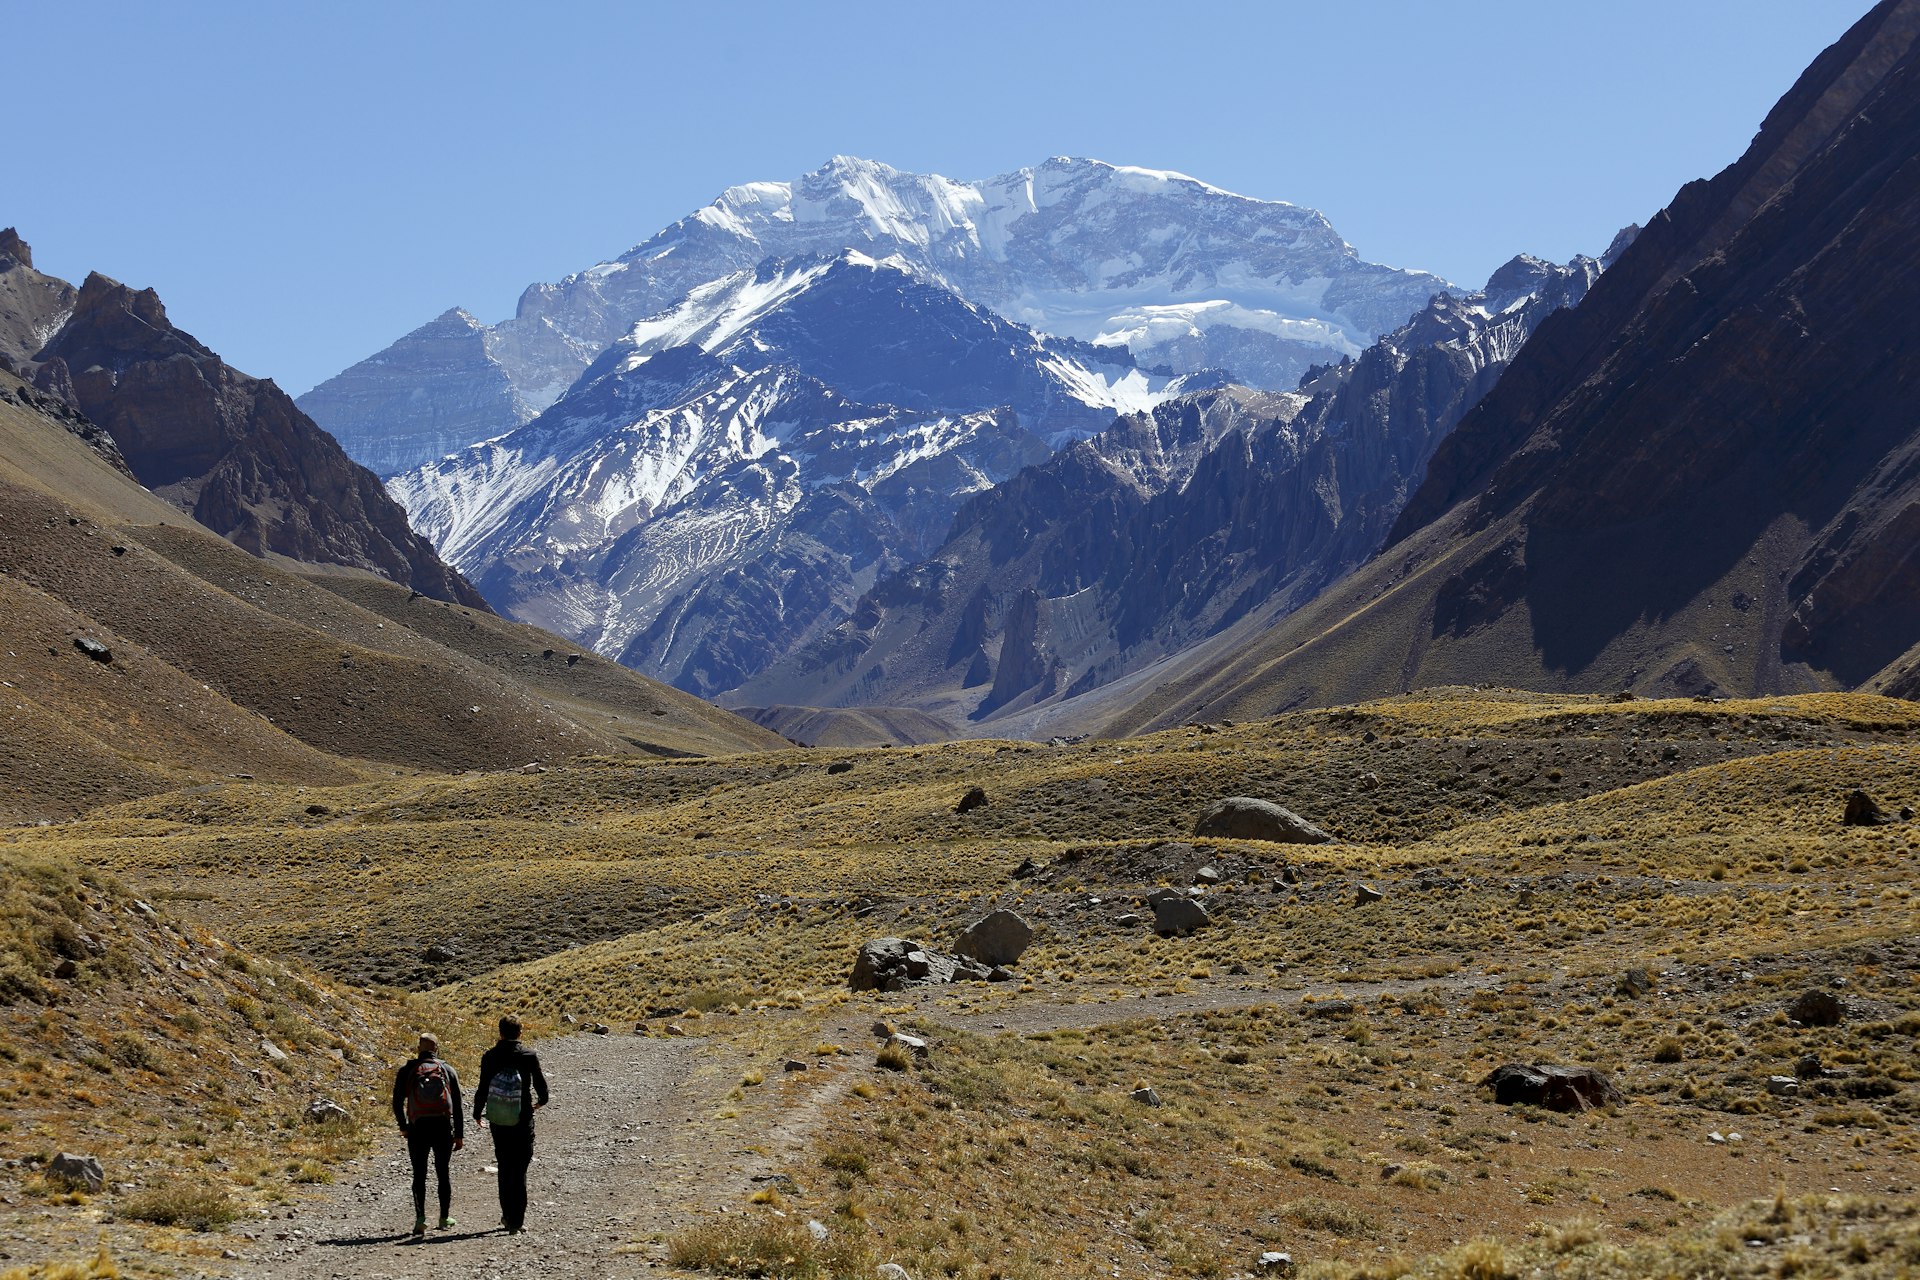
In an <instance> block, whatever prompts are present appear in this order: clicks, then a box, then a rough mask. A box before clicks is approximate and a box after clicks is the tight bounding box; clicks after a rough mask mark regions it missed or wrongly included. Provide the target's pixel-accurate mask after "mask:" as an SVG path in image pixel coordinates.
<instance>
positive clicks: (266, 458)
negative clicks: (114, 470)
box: [36, 273, 487, 609]
mask: <svg viewBox="0 0 1920 1280" xmlns="http://www.w3.org/2000/svg"><path fill="white" fill-rule="evenodd" d="M36 358H37V359H38V360H39V361H41V362H47V363H50V362H52V361H55V360H58V361H61V362H63V363H64V366H65V368H66V369H67V371H68V372H69V374H70V376H71V386H72V391H73V399H74V402H75V403H76V404H77V405H78V407H79V409H80V410H81V412H83V413H84V414H85V415H86V416H87V417H88V418H90V419H91V420H93V421H94V422H96V423H98V424H100V426H101V427H103V428H104V429H105V430H106V431H107V432H108V433H109V434H110V435H112V437H113V439H114V441H115V443H116V444H117V445H118V446H119V449H120V452H121V454H122V455H123V456H124V457H125V459H126V462H127V465H128V466H129V467H130V468H131V469H132V472H133V474H134V476H135V477H136V478H137V479H138V480H139V481H140V482H141V483H142V484H144V485H146V486H147V487H148V488H150V489H152V490H154V491H155V492H156V493H158V494H160V495H161V496H162V497H164V498H166V499H167V500H168V501H170V502H172V503H174V504H175V505H176V506H178V507H180V508H182V509H183V510H185V511H187V512H188V513H189V514H191V515H192V516H193V517H194V518H195V519H196V520H198V521H200V523H201V524H203V525H205V526H206V527H208V528H210V529H212V530H214V531H215V532H216V533H219V534H222V535H223V536H225V537H226V538H228V539H229V540H230V541H232V542H234V543H236V544H238V545H239V546H241V547H244V548H245V549H247V550H248V551H251V552H253V553H254V554H255V555H266V554H267V553H269V552H274V553H278V554H280V555H284V556H287V557H289V558H291V559H295V560H301V561H306V562H308V563H314V564H340V565H350V566H352V567H355V568H360V569H367V570H370V571H372V572H374V573H377V574H380V575H381V576H382V577H385V578H388V579H390V580H392V581H394V582H399V583H402V584H404V585H407V586H410V587H412V588H414V589H415V590H417V591H420V592H421V593H423V594H425V595H430V596H433V597H435V598H437V599H442V600H451V601H455V602H458V603H460V604H463V605H465V606H467V607H469V608H479V609H485V608H486V607H487V606H486V603H485V602H484V601H483V600H482V599H481V598H480V596H479V594H478V593H477V592H476V591H474V589H473V588H472V587H471V586H470V585H468V583H467V582H466V580H465V579H464V578H462V577H461V576H460V575H459V574H458V573H456V572H455V571H454V570H452V569H450V568H448V567H447V565H446V564H444V563H443V562H442V561H441V559H440V557H439V556H438V554H436V553H435V551H434V549H433V547H432V546H431V545H430V544H428V543H427V541H426V540H425V539H424V538H421V537H419V536H418V535H417V534H415V533H414V532H413V530H412V528H411V527H410V526H409V525H408V523H407V516H406V513H405V512H404V511H402V510H401V508H400V506H399V504H398V503H396V502H394V501H393V499H392V498H390V497H388V496H387V492H386V490H385V489H384V488H383V487H382V486H381V484H380V481H379V480H378V479H377V478H376V477H375V476H374V475H373V473H372V472H370V471H368V470H367V469H366V468H364V467H362V466H360V465H358V464H357V463H355V462H353V461H352V460H350V459H349V458H348V457H347V456H346V454H345V453H344V452H342V451H341V449H340V446H339V445H338V444H337V443H335V442H334V440H333V438H332V437H331V436H329V435H327V434H326V433H325V432H324V431H321V430H320V429H319V428H318V427H316V426H314V424H313V423H312V421H311V420H310V419H308V418H307V416H306V415H305V414H303V413H301V412H300V411H299V410H298V409H297V408H295V407H294V404H293V401H292V400H291V399H289V398H288V397H287V395H286V394H285V393H284V392H282V391H281V390H280V389H279V388H278V387H276V386H275V385H274V384H273V383H272V382H271V381H268V380H262V379H257V378H251V377H248V376H247V375H246V374H243V373H241V372H239V371H238V370H236V369H234V368H232V367H230V366H229V365H227V364H225V363H224V362H222V361H221V359H220V358H219V357H218V356H216V355H215V354H214V353H213V352H212V351H209V350H208V349H207V348H206V347H205V346H203V345H201V344H200V343H199V342H197V341H196V340H195V339H194V338H193V337H192V336H191V335H189V334H187V333H185V332H183V331H181V330H179V329H177V328H175V327H174V326H173V324H172V323H171V322H170V321H169V320H168V319H167V313H166V309H165V308H164V307H163V306H161V304H160V299H159V297H158V296H157V295H156V294H155V293H154V292H153V290H151V289H143V290H134V289H130V288H128V287H126V286H125V285H122V284H120V283H118V282H116V281H113V280H110V279H108V278H107V277H105V276H103V275H100V274H98V273H95V274H93V275H90V276H88V277H87V280H86V282H85V283H84V284H83V285H82V286H81V288H80V291H79V293H78V295H77V296H76V298H75V300H74V306H73V312H72V314H71V315H70V316H69V317H67V319H66V320H65V322H64V323H63V324H62V325H61V327H60V329H59V331H58V332H57V333H56V334H55V335H54V336H53V338H52V339H51V340H50V341H49V342H48V343H47V344H46V345H45V347H43V348H42V349H41V350H40V351H39V352H38V353H36Z"/></svg>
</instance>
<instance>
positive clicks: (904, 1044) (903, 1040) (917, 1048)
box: [887, 1031, 930, 1058]
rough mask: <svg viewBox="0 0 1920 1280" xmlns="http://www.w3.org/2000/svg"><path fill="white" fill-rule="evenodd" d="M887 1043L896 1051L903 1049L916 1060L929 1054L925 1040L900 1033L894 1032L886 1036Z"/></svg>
mask: <svg viewBox="0 0 1920 1280" xmlns="http://www.w3.org/2000/svg"><path fill="white" fill-rule="evenodd" d="M887 1043H888V1044H890V1045H892V1046H893V1047H894V1048H896V1049H904V1050H905V1051H906V1052H908V1053H910V1054H912V1055H913V1056H914V1057H916V1058H925V1057H926V1056H927V1055H928V1053H929V1052H930V1050H929V1049H928V1048H927V1042H926V1041H925V1040H922V1039H921V1038H920V1037H919V1036H910V1035H907V1034H906V1033H905V1032H902V1031H896V1032H894V1033H893V1034H892V1035H890V1036H888V1037H887Z"/></svg>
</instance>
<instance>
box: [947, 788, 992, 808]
mask: <svg viewBox="0 0 1920 1280" xmlns="http://www.w3.org/2000/svg"><path fill="white" fill-rule="evenodd" d="M986 803H987V789H986V788H985V787H969V788H967V794H965V795H963V796H961V797H960V802H959V803H958V804H956V805H954V806H953V811H954V812H955V813H972V812H973V811H974V810H975V809H978V808H980V807H981V806H982V805H984V804H986Z"/></svg>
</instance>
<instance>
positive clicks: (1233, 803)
mask: <svg viewBox="0 0 1920 1280" xmlns="http://www.w3.org/2000/svg"><path fill="white" fill-rule="evenodd" d="M1193 834H1194V835H1196V836H1204V837H1212V838H1215V839H1226V840H1268V841H1271V842H1273V843H1274V844H1326V843H1328V842H1329V841H1331V840H1332V839H1333V837H1332V836H1331V835H1329V834H1327V833H1326V832H1325V831H1322V830H1321V829H1320V828H1319V827H1316V826H1314V825H1313V824H1312V823H1311V822H1308V821H1307V820H1306V819H1305V818H1303V817H1301V816H1300V815H1299V814H1297V813H1295V812H1293V811H1292V810H1291V809H1283V808H1281V807H1280V806H1279V805H1277V804H1274V803H1273V802H1272V801H1271V800H1257V799H1255V798H1254V797H1252V796H1228V797H1227V798H1226V799H1225V800H1216V801H1214V802H1213V803H1212V804H1210V805H1208V806H1207V810H1206V812H1205V813H1203V814H1201V815H1200V818H1199V820H1198V821H1196V822H1195V823H1194V824H1193Z"/></svg>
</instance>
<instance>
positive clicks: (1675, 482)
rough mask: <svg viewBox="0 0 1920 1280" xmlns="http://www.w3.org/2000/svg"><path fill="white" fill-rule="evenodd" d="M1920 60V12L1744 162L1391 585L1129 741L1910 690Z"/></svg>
mask: <svg viewBox="0 0 1920 1280" xmlns="http://www.w3.org/2000/svg"><path fill="white" fill-rule="evenodd" d="M1917 41H1920V3H1915V2H1914V0H1888V2H1887V3H1883V4H1881V5H1879V6H1877V7H1876V8H1875V9H1874V10H1873V11H1872V12H1871V13H1869V14H1868V15H1867V16H1866V17H1865V18H1863V19H1862V20H1861V21H1860V22H1859V23H1858V24H1857V25H1856V26H1855V27H1854V28H1853V29H1852V30H1851V31H1849V32H1848V33H1847V34H1846V35H1845V36H1844V37H1843V38H1842V39H1841V40H1840V41H1838V42H1837V43H1836V44H1835V45H1834V46H1833V47H1832V48H1830V49H1828V50H1827V51H1826V52H1825V53H1823V54H1822V55H1821V56H1820V57H1819V58H1818V59H1817V60H1816V61H1815V62H1814V63H1813V64H1812V66H1810V67H1809V68H1808V69H1807V71H1806V72H1805V73H1804V74H1803V75H1802V76H1801V78H1800V80H1799V82H1798V83H1797V84H1795V86H1794V87H1793V89H1792V90H1791V91H1790V92H1788V93H1787V95H1786V96H1785V97H1783V98H1782V99H1781V100H1780V102H1779V103H1778V105H1776V106H1775V107H1774V109H1773V111H1772V112H1771V113H1770V114H1769V115H1768V116H1767V119H1766V121H1765V122H1764V123H1763V125H1762V126H1761V129H1760V132H1759V134H1758V135H1757V136H1756V137H1755V139H1754V141H1753V144H1752V146H1751V147H1750V148H1749V149H1748V151H1747V153H1746V154H1745V155H1744V156H1742V157H1741V158H1740V160H1738V161H1737V162H1736V163H1734V164H1733V165H1731V166H1729V167H1728V168H1727V169H1725V170H1723V171H1722V172H1721V173H1720V174H1718V175H1717V176H1715V177H1714V178H1713V179H1711V180H1710V181H1701V182H1695V183H1691V184H1689V185H1688V186H1686V187H1685V188H1683V189H1682V190H1681V191H1680V192H1679V194H1678V195H1677V196H1676V197H1675V198H1674V200H1673V202H1672V203H1671V204H1670V205H1669V206H1668V207H1667V208H1666V209H1664V210H1662V211H1661V213H1660V214H1659V215H1658V216H1657V217H1655V218H1654V219H1653V220H1652V221H1651V222H1650V223H1649V225H1648V226H1647V228H1646V230H1644V231H1643V232H1641V233H1640V235H1639V237H1638V238H1637V239H1636V240H1635V241H1634V242H1633V244H1632V245H1631V246H1629V247H1628V248H1626V249H1625V251H1624V252H1622V253H1621V255H1620V257H1619V259H1618V262H1617V263H1616V264H1615V265H1614V266H1613V268H1612V269H1610V270H1609V271H1608V272H1607V273H1606V274H1605V275H1604V276H1603V277H1601V279H1600V281H1599V283H1598V284H1597V285H1596V286H1595V287H1594V289H1593V291H1592V293H1591V294H1590V295H1589V296H1588V298H1587V299H1586V301H1585V302H1584V303H1583V304H1582V305H1581V306H1579V307H1578V308H1576V309H1573V310H1571V311H1566V312H1562V313H1560V314H1558V315H1556V316H1554V317H1552V318H1550V319H1549V320H1548V321H1547V322H1546V323H1544V324H1543V325H1542V326H1541V327H1540V329H1539V331H1538V332H1537V333H1536V334H1535V335H1534V337H1533V339H1532V340H1531V341H1530V342H1529V343H1528V345H1527V346H1526V348H1525V349H1524V350H1523V351H1522V352H1521V353H1520V355H1519V356H1518V357H1517V358H1516V359H1515V360H1514V362H1513V365H1512V367H1511V368H1510V369H1509V370H1508V371H1507V373H1506V375H1505V376H1504V377H1503V378H1502V379H1501V381H1500V384H1499V385H1498V386H1497V387H1496V388H1495V389H1494V390H1493V392H1492V393H1491V394H1489V395H1487V396H1486V397H1485V399H1484V400H1482V401H1481V403H1480V404H1479V405H1478V407H1477V408H1476V409H1475V410H1474V411H1473V412H1472V413H1471V414H1469V415H1468V416H1467V417H1466V418H1465V419H1464V420H1463V421H1462V422H1461V424H1460V426H1459V428H1458V429H1457V430H1456V431H1455V432H1454V433H1453V434H1452V435H1451V436H1450V437H1449V438H1448V439H1447V440H1446V441H1445V442H1444V443H1443V444H1442V445H1441V447H1440V448H1439V449H1438V450H1437V451H1436V453H1435V456H1434V458H1433V461H1432V463H1431V465H1430V467H1429V469H1428V475H1427V478H1426V481H1425V482H1424V483H1423V484H1422V485H1421V487H1420V489H1419V490H1418V492H1417V493H1416V494H1415V495H1414V496H1413V498H1412V499H1411V501H1410V502H1409V503H1408V504H1407V507H1406V509H1405V510H1404V512H1403V513H1402V514H1401V515H1400V517H1399V520H1398V522H1397V525H1396V527H1395V529H1394V533H1393V544H1392V545H1391V546H1389V547H1388V548H1387V549H1386V550H1385V551H1384V552H1383V553H1382V554H1381V555H1380V557H1378V558H1377V559H1376V560H1375V561H1374V562H1373V563H1372V564H1370V565H1369V566H1367V568H1366V569H1364V570H1363V571H1361V572H1360V573H1358V574H1356V575H1355V576H1354V578H1353V579H1351V580H1349V582H1348V583H1345V584H1342V586H1341V587H1340V588H1338V589H1336V590H1335V591H1333V592H1330V593H1329V594H1328V597H1327V598H1326V599H1325V600H1323V601H1320V602H1316V604H1315V605H1314V606H1313V608H1311V609H1309V610H1307V611H1304V612H1303V614H1302V615H1301V616H1299V617H1298V618H1295V619H1291V620H1289V621H1288V622H1287V623H1286V624H1285V625H1283V626H1282V627H1280V628H1278V629H1276V630H1274V631H1272V632H1271V633H1268V634H1265V635H1262V636H1258V637H1252V638H1250V639H1248V640H1247V641H1246V642H1245V643H1243V644H1242V645H1241V646H1240V647H1239V648H1238V649H1237V651H1236V652H1234V653H1233V654H1231V655H1230V656H1228V657H1225V658H1218V659H1216V660H1215V661H1213V662H1211V663H1210V664H1209V665H1208V666H1207V667H1206V668H1205V669H1204V670H1196V671H1194V672H1192V673H1190V674H1188V675H1186V676H1184V677H1181V678H1178V679H1175V680H1173V681H1171V682H1170V684H1169V686H1168V687H1167V688H1166V689H1164V690H1162V691H1160V692H1159V693H1157V694H1156V695H1154V697H1152V698H1150V699H1148V701H1147V702H1145V703H1142V704H1141V705H1140V706H1139V707H1138V708H1136V709H1135V710H1134V711H1132V712H1129V713H1127V714H1126V715H1124V716H1122V717H1121V718H1120V719H1119V720H1117V721H1116V722H1115V725H1116V727H1121V728H1126V727H1137V726H1140V725H1157V724H1164V723H1170V722H1173V721H1175V720H1177V719H1178V718H1179V717H1180V716H1183V715H1187V714H1191V713H1192V710H1193V708H1194V707H1196V706H1198V705H1202V704H1204V705H1205V706H1206V707H1208V708H1209V711H1210V712H1211V711H1214V710H1218V711H1224V712H1228V713H1230V714H1236V715H1238V714H1264V713H1265V711H1268V710H1271V709H1272V708H1273V707H1274V706H1276V705H1282V704H1293V703H1299V702H1307V701H1313V702H1337V701H1345V700H1348V699H1352V698H1359V697H1365V696H1371V695H1375V694H1380V693H1385V692H1389V691H1392V690H1394V689H1398V688H1404V687H1410V686H1417V685H1424V684H1437V683H1446V682H1449V681H1458V680H1461V679H1463V678H1465V679H1470V680H1473V681H1487V680H1494V681H1499V682H1504V683H1511V684H1517V685H1521V686H1523V687H1533V688H1540V687H1548V688H1555V687H1559V688H1569V689H1582V690H1604V689H1622V688H1625V689H1632V690H1636V691H1642V692H1658V693H1686V694H1700V693H1722V692H1724V693H1735V694H1745V693H1767V692H1778V691H1795V690H1804V689H1815V688H1833V687H1852V686H1856V685H1860V684H1862V683H1872V682H1874V681H1875V680H1876V679H1882V678H1883V676H1884V680H1883V682H1884V681H1893V682H1896V683H1897V682H1898V680H1899V679H1901V678H1903V677H1901V676H1900V675H1899V674H1898V668H1899V664H1900V663H1902V661H1910V659H1911V653H1912V651H1913V649H1914V646H1915V645H1916V644H1917V643H1920V568H1916V559H1915V556H1914V551H1913V549H1914V547H1915V545H1916V539H1915V535H1916V533H1920V425H1917V424H1916V420H1915V417H1914V415H1913V412H1912V405H1913V403H1914V393H1915V390H1916V383H1915V372H1914V371H1915V369H1916V368H1920V362H1916V360H1915V358H1914V353H1915V352H1916V351H1920V316H1917V315H1916V313H1915V310H1914V308H1913V306H1912V300H1913V298H1914V296H1915V292H1916V288H1917V287H1920V161H1916V160H1915V156H1916V155H1920V45H1917V43H1916V42H1917ZM1468 673H1472V674H1471V675H1468ZM1255 708H1259V709H1260V710H1258V711H1256V710H1255Z"/></svg>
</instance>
